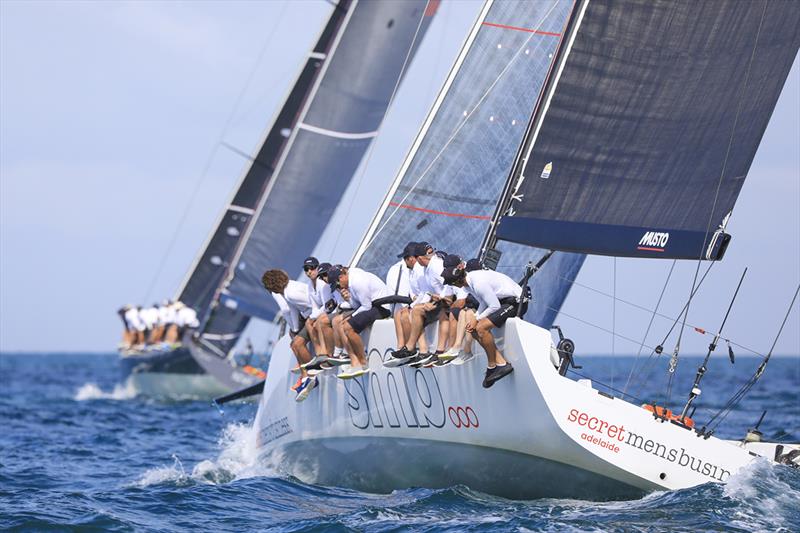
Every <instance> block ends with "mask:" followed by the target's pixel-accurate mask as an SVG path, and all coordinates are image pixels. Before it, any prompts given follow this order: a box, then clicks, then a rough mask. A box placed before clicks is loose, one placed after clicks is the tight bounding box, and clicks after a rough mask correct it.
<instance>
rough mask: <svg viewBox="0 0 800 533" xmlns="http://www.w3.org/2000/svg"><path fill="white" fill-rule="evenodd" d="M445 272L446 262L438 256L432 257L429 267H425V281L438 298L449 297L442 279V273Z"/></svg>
mask: <svg viewBox="0 0 800 533" xmlns="http://www.w3.org/2000/svg"><path fill="white" fill-rule="evenodd" d="M443 270H444V262H443V261H442V258H441V257H439V256H438V255H434V256H433V257H431V260H430V262H428V266H426V267H425V279H426V280H427V281H428V285H429V286H430V288H431V289H432V290H431V292H432V293H433V294H436V295H438V296H447V294H448V292H449V291H447V290H446V289H445V284H444V279H443V278H442V271H443Z"/></svg>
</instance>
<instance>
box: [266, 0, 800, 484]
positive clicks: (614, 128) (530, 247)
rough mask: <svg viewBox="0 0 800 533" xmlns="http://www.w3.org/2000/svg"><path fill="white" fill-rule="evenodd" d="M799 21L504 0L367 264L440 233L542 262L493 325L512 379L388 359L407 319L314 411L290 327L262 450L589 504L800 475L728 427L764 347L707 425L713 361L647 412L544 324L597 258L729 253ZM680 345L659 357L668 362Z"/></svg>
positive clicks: (346, 472) (328, 469) (493, 5)
mask: <svg viewBox="0 0 800 533" xmlns="http://www.w3.org/2000/svg"><path fill="white" fill-rule="evenodd" d="M798 28H800V9H798V7H797V6H796V5H793V4H790V3H785V2H779V1H772V0H759V1H752V2H733V1H732V2H708V3H693V2H681V3H677V2H667V1H652V0H647V1H644V0H617V1H611V0H541V1H536V2H517V1H513V0H487V2H486V3H485V5H484V6H483V8H482V10H481V11H480V14H479V15H478V17H477V20H476V21H475V23H474V25H473V27H472V29H471V31H470V33H469V35H468V36H467V37H466V40H465V42H464V45H463V47H462V50H461V52H460V54H459V56H458V58H457V60H456V62H455V64H454V66H453V68H452V70H451V72H450V74H449V76H448V78H447V79H446V81H445V83H444V86H443V87H442V89H441V91H440V93H439V95H438V97H437V99H436V101H435V103H434V105H433V107H432V109H431V110H430V113H429V114H428V116H427V118H426V120H425V122H424V124H423V125H422V127H421V130H420V132H419V134H418V136H417V138H416V139H415V141H414V143H413V145H412V146H411V149H410V150H409V153H408V155H407V157H406V159H405V161H404V163H403V165H402V167H401V168H400V171H399V173H398V175H397V177H396V179H395V181H394V183H393V185H392V186H391V188H390V189H389V191H388V193H387V195H386V198H385V199H384V202H383V204H382V205H381V207H380V209H379V210H378V213H377V214H376V216H375V218H374V220H373V222H372V223H371V225H370V227H369V229H368V230H367V232H366V234H365V236H364V238H363V240H362V242H361V244H360V246H359V247H358V249H357V251H356V253H355V256H354V259H353V261H352V263H351V264H352V265H355V266H358V267H359V268H362V269H365V270H368V271H371V272H373V273H375V274H378V275H381V276H382V275H383V274H384V273H385V271H386V269H388V267H389V265H390V262H391V259H390V258H392V257H394V255H395V254H396V253H397V251H398V250H400V249H401V248H402V246H403V245H404V244H405V243H406V242H408V241H422V240H425V241H428V242H431V243H434V244H436V246H437V247H438V248H440V249H444V250H447V251H448V252H451V253H452V252H455V253H460V254H467V253H469V252H470V251H472V252H474V253H475V254H476V255H478V254H480V256H481V257H482V258H483V259H484V262H485V263H486V264H488V265H491V266H492V267H493V268H496V269H498V270H500V271H503V272H506V273H508V274H509V275H511V276H512V277H515V278H519V277H520V276H522V275H525V276H526V278H527V279H529V280H530V282H531V285H532V289H533V294H534V299H533V301H532V302H531V303H530V305H529V311H528V313H527V315H526V317H525V319H524V320H523V319H520V318H512V319H509V320H508V321H507V322H506V324H505V327H504V328H502V329H501V330H499V331H497V332H496V333H497V335H496V336H497V340H498V344H499V345H500V348H501V350H502V353H503V354H504V356H505V358H506V359H508V360H509V361H510V362H511V363H512V364H513V365H514V368H515V371H514V373H513V374H512V375H511V376H510V377H509V378H506V379H504V380H503V381H502V382H500V383H498V384H497V385H495V386H494V387H492V388H491V389H489V390H484V389H482V388H481V386H480V383H481V378H482V376H483V371H484V368H483V365H481V364H480V363H477V362H476V361H480V360H482V356H483V353H481V351H480V349H478V350H477V351H476V354H477V355H479V357H477V358H475V359H473V360H472V361H471V362H469V363H467V364H463V365H460V366H455V365H453V364H449V365H446V366H443V367H439V368H437V367H434V368H408V367H400V368H385V367H384V366H383V364H382V362H383V360H384V359H386V357H387V356H388V354H389V352H390V351H392V350H393V349H394V348H395V346H394V344H395V332H394V325H393V324H392V322H391V321H390V320H379V321H377V322H375V324H374V325H373V327H372V329H371V331H370V332H369V333H367V334H366V335H365V345H366V346H367V347H368V357H369V368H370V372H369V373H368V374H367V375H366V376H363V377H360V378H356V379H353V380H347V381H343V380H338V379H336V378H335V377H334V376H333V375H331V374H329V373H324V374H321V375H320V376H319V377H318V379H320V383H319V386H318V387H317V389H316V390H315V391H314V392H313V393H312V394H311V395H310V396H309V397H308V399H307V400H305V401H304V402H301V403H298V402H296V401H295V398H294V395H293V394H290V392H289V386H290V385H291V382H292V377H291V374H290V366H291V365H292V361H293V358H292V356H291V352H290V350H289V346H288V339H286V338H283V339H281V340H280V341H279V342H278V344H277V345H276V348H275V352H274V356H273V358H272V361H271V363H270V367H269V371H268V376H267V379H266V381H265V383H264V385H263V393H262V396H261V399H260V404H259V409H258V413H257V415H256V418H255V421H254V431H255V433H256V445H257V449H258V453H259V460H260V461H262V462H264V463H267V464H270V465H272V466H274V467H276V468H278V469H279V470H281V471H283V472H286V473H289V474H292V475H294V476H296V477H298V478H299V479H301V480H303V481H306V482H313V483H321V484H332V485H339V486H348V487H353V488H356V489H360V490H366V491H378V492H384V491H390V490H393V489H398V488H404V487H409V486H428V487H441V486H449V485H453V484H457V483H464V484H467V485H469V486H470V487H472V488H475V489H477V490H481V491H485V492H490V493H493V494H499V495H503V496H509V497H526V498H531V497H569V498H587V499H616V498H627V497H635V496H639V495H641V494H643V493H645V492H647V491H652V490H663V489H678V488H685V487H691V486H694V485H699V484H702V483H707V482H724V481H726V480H727V479H729V478H730V476H731V475H733V474H734V473H735V472H737V471H738V470H740V469H741V468H743V467H745V466H746V465H748V464H749V463H751V462H752V461H754V460H756V459H759V458H766V459H767V460H770V461H775V462H781V463H784V464H788V465H793V466H797V465H798V464H800V459H798V457H799V456H800V451H798V450H800V446H798V445H797V444H794V445H788V444H777V443H766V442H760V439H759V438H758V432H757V431H755V432H750V434H748V438H746V439H744V440H743V441H735V442H733V441H726V440H723V439H720V438H717V437H716V436H715V435H714V432H715V429H716V428H717V427H718V424H719V423H721V421H722V420H723V419H724V417H725V413H726V410H727V412H729V411H730V409H733V408H735V406H736V404H737V403H738V401H740V400H741V399H742V397H743V396H744V395H745V394H746V393H747V391H748V390H749V388H750V387H752V385H753V384H754V383H755V382H756V381H757V380H758V379H759V378H760V377H761V375H762V374H763V372H764V368H765V367H766V364H767V362H768V361H769V354H767V355H766V357H765V358H764V361H763V362H762V364H761V365H760V366H759V369H758V370H757V372H756V373H755V374H754V375H753V376H752V378H750V379H749V380H748V381H747V383H746V384H745V385H744V386H743V387H742V389H740V390H739V391H737V392H736V393H735V394H734V395H733V396H732V398H731V400H730V401H729V402H727V403H726V404H725V407H724V408H723V409H722V410H721V411H720V412H719V413H718V414H717V415H716V416H714V417H713V418H712V419H711V420H693V419H692V414H693V413H692V409H691V404H692V403H693V402H694V401H696V400H697V397H698V395H699V394H700V387H699V385H700V379H701V378H702V374H703V373H704V372H705V369H703V371H702V372H700V371H698V376H699V378H697V379H696V381H695V385H694V387H693V390H692V394H691V396H690V399H689V401H688V402H687V404H686V406H684V408H683V409H677V408H676V406H669V405H659V404H657V403H656V402H654V401H652V400H650V399H648V400H647V401H645V402H641V401H637V400H633V401H631V398H630V397H629V396H624V395H615V394H613V393H610V392H608V391H606V390H603V389H601V388H599V387H598V385H597V384H596V383H594V382H592V381H590V380H588V379H573V378H574V376H571V375H570V374H569V370H570V369H569V365H570V360H571V355H572V354H571V349H570V348H571V346H570V345H569V343H565V342H563V341H560V342H558V343H556V342H555V341H554V338H553V336H552V334H551V331H550V328H551V326H553V320H554V318H555V317H556V316H557V314H558V312H559V309H560V307H561V304H562V303H563V301H564V299H565V297H566V295H567V293H568V291H569V289H570V285H571V281H569V280H573V279H574V278H575V275H576V274H577V272H578V270H579V269H580V267H581V265H582V263H583V260H584V257H585V254H598V255H611V256H615V257H647V258H668V259H681V260H687V261H694V262H698V263H697V264H698V265H700V264H713V262H715V261H719V260H721V259H722V258H723V256H724V254H725V251H726V249H727V248H728V247H729V246H732V245H733V244H731V243H732V242H734V240H733V239H732V237H731V236H730V235H729V234H728V233H727V232H726V224H727V221H728V220H729V219H730V216H731V212H732V210H733V207H734V204H735V202H736V199H737V196H738V193H739V191H740V189H741V186H742V184H743V182H744V179H745V177H746V176H747V173H748V170H749V168H750V165H751V163H752V160H753V157H754V154H755V152H756V149H757V147H758V144H759V142H760V140H761V137H762V135H763V133H764V130H765V128H766V126H767V123H768V121H769V117H770V115H771V113H772V110H773V108H774V106H775V103H776V101H777V98H778V96H779V94H780V92H781V88H782V87H783V85H784V82H785V80H786V77H787V75H788V73H789V70H790V68H791V65H792V62H793V60H794V58H795V56H796V54H797V50H798V47H799V46H800V30H798ZM534 262H537V267H540V268H539V269H537V268H534V267H532V266H529V265H532V264H533V263H534ZM693 289H694V287H693ZM793 303H794V302H793ZM687 305H688V304H687ZM790 310H791V306H790ZM787 315H788V314H787ZM427 334H428V336H429V339H433V338H434V335H435V331H433V330H431V331H428V332H427ZM718 337H719V336H718V335H717V338H715V342H717V341H718V340H719V338H718ZM678 351H679V350H678V349H677V348H676V350H675V352H674V353H673V354H672V356H671V357H670V356H669V355H668V354H664V355H661V354H662V352H663V347H661V346H659V347H655V349H654V352H655V355H656V357H659V356H660V357H661V359H662V360H664V361H665V364H667V361H668V366H667V371H670V370H674V364H673V363H674V361H675V359H676V358H677V357H678V356H679V353H678ZM710 351H711V350H710ZM710 351H709V354H710ZM704 366H705V364H704ZM678 407H680V406H678ZM672 409H675V411H674V412H673V410H672Z"/></svg>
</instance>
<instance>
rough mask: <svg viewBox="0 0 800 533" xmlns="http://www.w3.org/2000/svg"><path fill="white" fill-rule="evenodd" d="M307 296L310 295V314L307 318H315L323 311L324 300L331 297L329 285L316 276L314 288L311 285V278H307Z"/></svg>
mask: <svg viewBox="0 0 800 533" xmlns="http://www.w3.org/2000/svg"><path fill="white" fill-rule="evenodd" d="M308 284H309V296H310V297H311V314H310V315H309V318H314V319H316V318H317V317H319V315H321V314H322V313H324V312H325V302H327V301H328V300H330V299H331V286H330V285H328V284H327V283H325V282H324V281H322V280H321V279H320V278H317V281H316V288H314V289H313V290H312V289H311V288H310V287H311V280H310V279H309V280H308Z"/></svg>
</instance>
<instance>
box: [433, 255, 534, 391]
mask: <svg viewBox="0 0 800 533" xmlns="http://www.w3.org/2000/svg"><path fill="white" fill-rule="evenodd" d="M443 279H444V282H445V283H446V284H448V285H452V286H454V287H463V288H465V289H467V290H468V291H469V292H470V294H472V295H473V296H474V297H475V299H476V300H478V312H477V314H476V315H475V316H474V317H471V318H470V319H469V320H468V321H467V324H466V329H467V331H468V332H470V333H472V335H473V336H474V337H475V338H476V339H477V340H478V342H479V343H480V345H481V346H482V347H483V349H484V350H486V358H487V360H488V365H487V366H488V368H487V369H486V376H485V377H484V379H483V387H484V388H487V389H488V388H489V387H491V386H492V385H494V383H495V382H496V381H497V380H499V379H502V378H503V377H505V376H507V375H509V374H510V373H512V372H513V371H514V367H512V366H511V363H509V362H508V361H506V360H505V358H504V357H503V354H501V353H500V351H499V350H498V349H497V345H496V344H495V342H494V337H493V336H492V329H493V328H499V327H502V326H503V325H504V324H505V322H506V320H507V319H508V318H510V317H513V316H517V308H518V306H519V298H520V297H521V296H522V287H520V286H519V285H518V284H517V283H516V282H515V281H514V280H513V279H511V278H509V277H508V276H506V275H505V274H502V273H500V272H495V271H493V270H475V271H472V272H466V271H465V270H464V269H461V268H458V267H456V268H454V269H451V270H447V271H445V272H444V276H443ZM525 310H526V309H524V306H523V309H522V314H523V315H524V314H525Z"/></svg>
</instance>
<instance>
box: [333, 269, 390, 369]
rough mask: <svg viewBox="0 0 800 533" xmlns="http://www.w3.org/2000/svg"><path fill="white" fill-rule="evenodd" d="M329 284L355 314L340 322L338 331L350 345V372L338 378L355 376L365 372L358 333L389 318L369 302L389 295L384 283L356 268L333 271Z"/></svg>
mask: <svg viewBox="0 0 800 533" xmlns="http://www.w3.org/2000/svg"><path fill="white" fill-rule="evenodd" d="M328 278H329V279H330V280H331V285H333V286H335V287H336V288H338V289H339V290H340V291H342V296H345V297H346V298H347V299H348V300H349V301H350V303H351V304H352V306H353V308H354V309H355V311H354V312H353V314H352V316H350V318H347V319H345V320H344V321H343V323H342V330H343V332H344V334H345V337H346V338H347V342H348V343H349V344H350V348H351V351H350V362H351V369H350V371H345V372H343V373H341V374H339V377H341V378H342V379H347V378H349V377H357V376H360V375H362V374H365V373H367V372H368V371H369V369H368V368H367V363H368V362H367V354H366V351H365V350H364V341H363V340H362V339H361V332H362V331H364V330H365V329H367V328H368V327H370V326H372V324H373V323H374V322H375V321H376V320H381V319H384V318H389V315H390V313H389V310H388V309H385V308H384V307H382V306H380V305H373V302H374V301H376V300H378V299H380V298H386V297H387V296H390V295H391V292H390V291H389V288H388V287H387V286H386V284H385V283H384V282H383V281H382V280H381V279H380V278H379V277H378V276H376V275H375V274H372V273H371V272H367V271H366V270H361V269H360V268H355V267H353V268H347V267H341V268H333V269H331V270H330V271H329V273H328Z"/></svg>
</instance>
